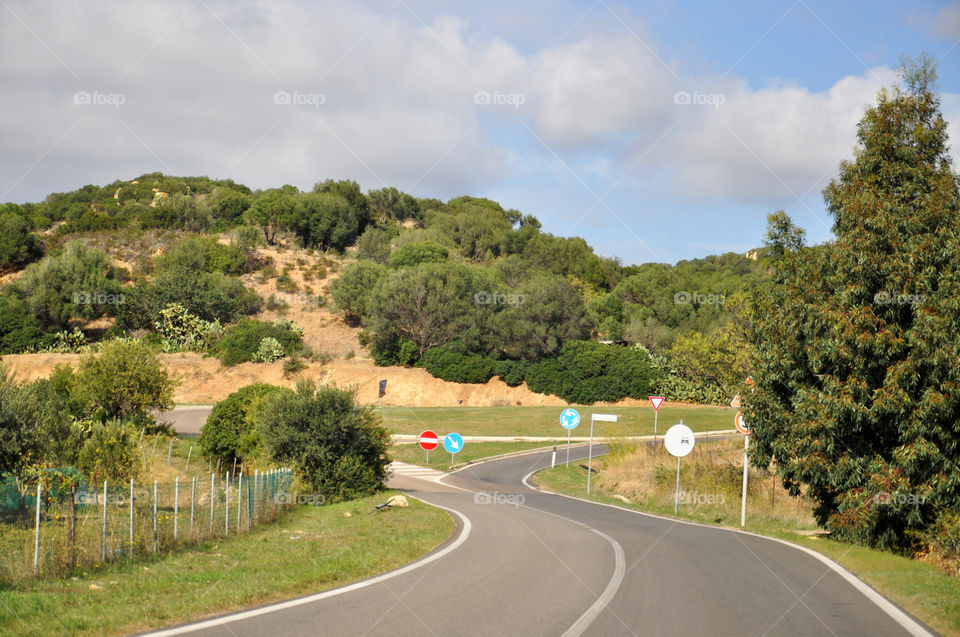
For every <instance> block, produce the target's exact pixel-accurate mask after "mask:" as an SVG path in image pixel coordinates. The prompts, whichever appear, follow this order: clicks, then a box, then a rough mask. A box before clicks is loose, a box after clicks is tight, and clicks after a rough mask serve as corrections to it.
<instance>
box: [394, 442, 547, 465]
mask: <svg viewBox="0 0 960 637" xmlns="http://www.w3.org/2000/svg"><path fill="white" fill-rule="evenodd" d="M545 446H547V445H546V443H543V442H468V443H465V444H464V445H463V451H461V452H460V453H458V454H457V457H456V464H460V463H461V462H472V461H474V460H481V459H483V458H489V457H490V456H498V455H500V454H504V453H513V452H515V451H526V450H527V449H541V448H543V447H545ZM562 448H563V447H562V446H560V445H558V446H557V454H559V453H560V450H561V449H562ZM390 457H391V458H392V459H394V460H399V461H400V462H406V463H407V464H417V465H420V466H422V467H431V468H433V469H438V470H440V471H446V470H447V469H449V468H450V454H449V453H447V452H446V451H444V450H443V448H442V447H437V448H436V449H434V450H433V451H431V452H430V464H427V452H426V451H424V450H423V449H421V448H420V445H418V444H416V443H411V444H402V445H393V446H392V447H390Z"/></svg>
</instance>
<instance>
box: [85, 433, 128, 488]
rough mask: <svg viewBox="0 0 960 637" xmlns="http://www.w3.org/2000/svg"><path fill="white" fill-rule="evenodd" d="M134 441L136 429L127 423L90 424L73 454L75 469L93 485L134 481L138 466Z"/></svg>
mask: <svg viewBox="0 0 960 637" xmlns="http://www.w3.org/2000/svg"><path fill="white" fill-rule="evenodd" d="M137 439H138V438H137V430H136V429H135V428H134V427H132V426H131V425H129V424H127V423H124V422H121V421H119V420H108V421H107V422H105V423H102V422H99V421H94V422H92V423H90V425H89V435H88V437H87V439H86V441H85V442H84V443H83V446H82V447H81V448H80V452H79V453H78V454H77V468H78V469H80V471H82V472H83V473H84V475H86V476H87V478H88V479H89V480H91V481H92V482H93V484H97V485H102V484H103V481H104V480H110V481H117V480H122V481H126V480H129V479H130V478H135V477H136V476H137V474H138V472H139V469H140V466H141V462H140V449H139V447H138V445H137Z"/></svg>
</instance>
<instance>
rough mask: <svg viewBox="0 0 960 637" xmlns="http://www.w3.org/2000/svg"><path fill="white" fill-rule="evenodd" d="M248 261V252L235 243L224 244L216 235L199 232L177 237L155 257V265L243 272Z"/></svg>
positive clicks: (207, 270) (167, 267) (205, 270)
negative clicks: (179, 238) (173, 242)
mask: <svg viewBox="0 0 960 637" xmlns="http://www.w3.org/2000/svg"><path fill="white" fill-rule="evenodd" d="M247 264H248V260H247V254H246V253H245V252H244V250H243V249H242V248H241V247H240V246H239V245H238V244H236V243H229V244H223V243H220V242H219V241H217V238H216V237H212V236H207V235H200V236H187V237H184V238H183V239H181V240H180V241H178V242H177V243H176V244H174V245H173V247H171V248H170V249H169V250H168V251H167V252H166V254H164V255H163V256H161V257H160V258H159V259H158V260H157V266H156V267H158V268H160V269H170V268H187V269H192V270H197V271H199V272H208V273H212V272H220V273H221V274H243V273H244V272H246V271H247Z"/></svg>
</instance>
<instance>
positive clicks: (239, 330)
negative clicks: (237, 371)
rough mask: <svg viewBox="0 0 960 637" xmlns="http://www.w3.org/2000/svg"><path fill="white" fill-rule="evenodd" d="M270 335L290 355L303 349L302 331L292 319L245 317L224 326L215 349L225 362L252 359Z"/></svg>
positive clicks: (218, 356)
mask: <svg viewBox="0 0 960 637" xmlns="http://www.w3.org/2000/svg"><path fill="white" fill-rule="evenodd" d="M268 337H270V338H273V339H275V340H276V341H277V343H278V344H279V346H280V347H281V348H282V351H283V352H285V353H286V354H287V355H293V354H295V353H298V352H300V351H302V350H303V333H302V331H300V330H299V329H295V328H294V327H293V326H292V324H290V323H289V322H274V323H267V322H264V321H256V320H252V319H244V320H242V321H239V322H238V323H236V324H235V325H231V326H230V327H228V328H227V329H226V330H224V332H223V338H221V339H220V341H219V343H217V346H216V348H215V353H216V355H217V358H219V359H220V362H221V363H222V364H223V365H226V366H230V365H236V364H238V363H244V362H247V361H251V360H253V357H254V356H255V355H256V354H257V352H258V351H259V350H260V346H261V342H262V341H263V340H264V339H266V338H268ZM282 355H283V354H281V356H282Z"/></svg>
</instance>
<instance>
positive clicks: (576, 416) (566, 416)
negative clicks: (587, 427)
mask: <svg viewBox="0 0 960 637" xmlns="http://www.w3.org/2000/svg"><path fill="white" fill-rule="evenodd" d="M579 424H580V413H579V412H578V411H577V410H576V409H569V408H567V409H564V410H563V411H562V412H560V425H561V426H563V428H564V429H576V428H577V425H579Z"/></svg>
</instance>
